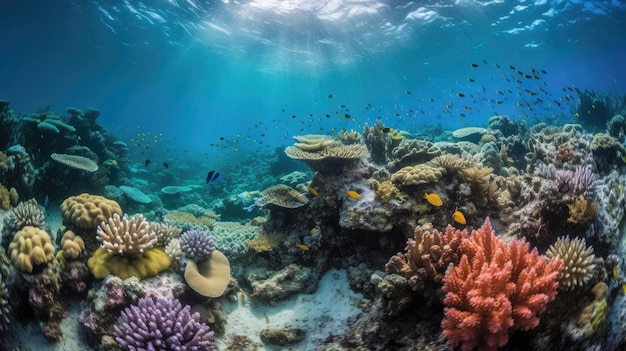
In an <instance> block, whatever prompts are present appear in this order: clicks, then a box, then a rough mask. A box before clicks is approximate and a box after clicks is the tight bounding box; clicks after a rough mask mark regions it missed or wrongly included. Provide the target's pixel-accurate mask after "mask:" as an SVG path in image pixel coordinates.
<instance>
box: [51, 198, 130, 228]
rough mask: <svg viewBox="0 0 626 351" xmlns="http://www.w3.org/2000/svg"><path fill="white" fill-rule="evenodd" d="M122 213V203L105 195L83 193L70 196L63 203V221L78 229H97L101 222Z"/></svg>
mask: <svg viewBox="0 0 626 351" xmlns="http://www.w3.org/2000/svg"><path fill="white" fill-rule="evenodd" d="M114 213H117V214H118V215H121V214H122V208H121V207H120V205H119V204H118V203H117V202H115V201H113V200H109V199H107V198H105V197H102V196H98V195H90V194H87V193H83V194H80V195H77V196H70V197H68V198H67V199H65V200H64V201H63V202H62V203H61V215H62V216H63V222H64V223H65V224H67V225H72V226H74V227H76V228H78V229H84V230H89V229H95V228H96V227H97V226H98V225H100V223H102V222H104V221H106V220H108V219H109V218H111V217H113V214H114Z"/></svg>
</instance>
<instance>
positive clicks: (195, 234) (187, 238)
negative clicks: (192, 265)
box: [180, 229, 215, 262]
mask: <svg viewBox="0 0 626 351" xmlns="http://www.w3.org/2000/svg"><path fill="white" fill-rule="evenodd" d="M180 250H181V251H182V252H183V253H184V254H185V257H187V258H188V259H190V260H193V261H195V262H202V261H205V260H207V259H208V258H209V256H210V255H211V253H212V252H213V251H214V250H215V241H214V240H213V236H212V235H211V233H210V232H209V231H204V230H199V229H192V230H189V231H186V232H184V233H183V234H182V235H181V236H180Z"/></svg>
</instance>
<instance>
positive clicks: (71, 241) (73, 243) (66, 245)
mask: <svg viewBox="0 0 626 351" xmlns="http://www.w3.org/2000/svg"><path fill="white" fill-rule="evenodd" d="M61 246H62V247H63V258H65V259H66V260H75V259H77V258H78V256H79V255H80V253H81V252H83V250H85V242H84V241H83V238H81V237H80V236H78V235H76V234H74V232H73V231H71V230H68V231H66V232H65V233H64V234H63V237H62V238H61Z"/></svg>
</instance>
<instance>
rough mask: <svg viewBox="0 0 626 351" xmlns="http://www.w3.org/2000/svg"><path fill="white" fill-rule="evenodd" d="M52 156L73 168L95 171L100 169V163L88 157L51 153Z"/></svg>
mask: <svg viewBox="0 0 626 351" xmlns="http://www.w3.org/2000/svg"><path fill="white" fill-rule="evenodd" d="M50 158H51V159H53V160H54V161H56V162H58V163H60V164H62V165H65V166H68V167H71V168H76V169H80V170H83V171H87V172H95V171H97V170H98V164H97V163H95V162H94V161H93V160H91V159H89V158H87V157H83V156H78V155H67V154H57V153H53V154H51V155H50Z"/></svg>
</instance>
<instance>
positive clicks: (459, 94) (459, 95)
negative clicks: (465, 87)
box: [456, 93, 465, 97]
mask: <svg viewBox="0 0 626 351" xmlns="http://www.w3.org/2000/svg"><path fill="white" fill-rule="evenodd" d="M456 96H458V97H465V94H463V93H456Z"/></svg>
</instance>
